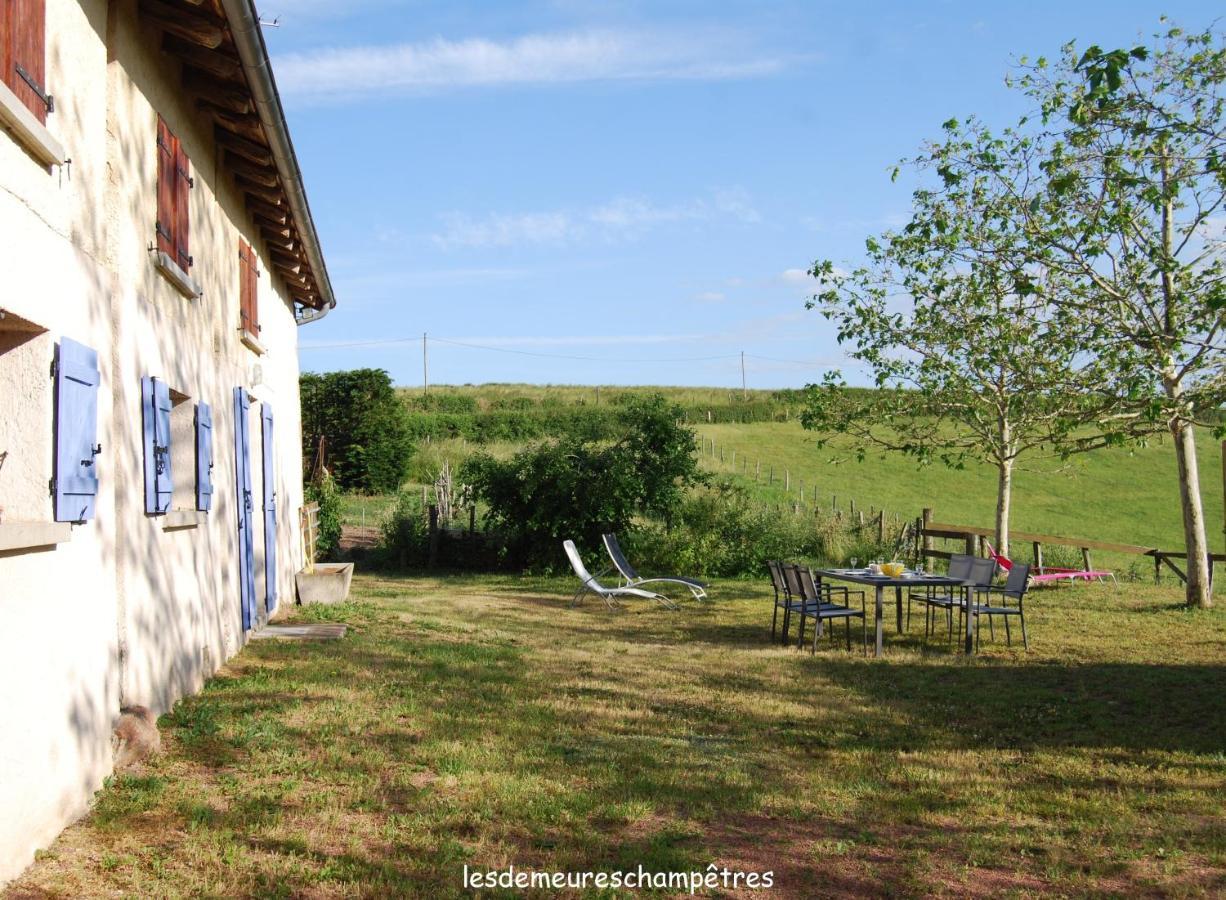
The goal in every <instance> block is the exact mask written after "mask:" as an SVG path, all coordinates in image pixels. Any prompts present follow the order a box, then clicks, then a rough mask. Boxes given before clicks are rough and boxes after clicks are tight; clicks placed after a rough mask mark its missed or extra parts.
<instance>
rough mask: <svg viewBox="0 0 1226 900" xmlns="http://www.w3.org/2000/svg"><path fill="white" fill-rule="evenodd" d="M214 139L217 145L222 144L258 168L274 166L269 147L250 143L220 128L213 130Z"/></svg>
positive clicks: (253, 142)
mask: <svg viewBox="0 0 1226 900" xmlns="http://www.w3.org/2000/svg"><path fill="white" fill-rule="evenodd" d="M213 137H214V138H215V139H216V141H217V143H219V144H221V145H222V146H223V147H225V148H226V149H227V150H230V151H232V152H234V153H236V154H238V155H239V156H241V157H242V158H243V159H245V160H247V161H248V162H251V163H254V164H255V165H257V166H271V165H272V164H273V158H272V152H271V151H270V150H269V149H268V147H267V145H264V144H259V143H256V142H255V141H249V140H247V139H246V138H244V137H241V136H240V135H237V134H235V133H234V132H233V131H227V130H226V129H224V128H221V127H220V126H219V127H217V128H214V129H213Z"/></svg>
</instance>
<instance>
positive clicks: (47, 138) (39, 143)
mask: <svg viewBox="0 0 1226 900" xmlns="http://www.w3.org/2000/svg"><path fill="white" fill-rule="evenodd" d="M0 123H3V125H4V127H5V128H7V129H8V130H9V131H11V132H12V133H13V136H14V137H15V138H17V140H18V141H20V142H21V143H22V144H24V145H25V147H26V149H27V150H29V151H30V152H31V153H33V154H34V156H35V158H36V159H37V160H38V161H39V162H41V163H42V164H43V165H45V166H58V165H60V164H61V163H63V162H64V161H65V160H66V159H67V157H66V156H65V155H64V147H63V145H62V144H60V142H59V141H57V140H56V139H55V138H54V137H53V136H52V134H51V132H50V131H48V130H47V126H46V125H44V124H43V123H42V122H40V121H38V118H37V117H36V116H35V115H34V113H32V112H30V110H29V109H27V108H26V105H25V104H24V103H22V102H21V101H20V100H19V99H18V98H17V95H16V94H14V93H13V92H12V90H10V89H9V87H8V85H6V84H0Z"/></svg>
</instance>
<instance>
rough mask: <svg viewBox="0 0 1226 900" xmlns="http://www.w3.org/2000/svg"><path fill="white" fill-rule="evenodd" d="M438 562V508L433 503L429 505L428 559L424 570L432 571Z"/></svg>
mask: <svg viewBox="0 0 1226 900" xmlns="http://www.w3.org/2000/svg"><path fill="white" fill-rule="evenodd" d="M437 561H438V507H437V506H435V505H434V504H433V503H431V504H430V557H429V559H428V560H427V562H426V568H428V569H433V568H434V564H435V562H437Z"/></svg>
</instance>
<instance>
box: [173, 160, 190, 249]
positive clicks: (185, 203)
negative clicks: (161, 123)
mask: <svg viewBox="0 0 1226 900" xmlns="http://www.w3.org/2000/svg"><path fill="white" fill-rule="evenodd" d="M191 167H192V164H191V163H190V162H189V161H188V159H187V154H186V153H184V152H183V145H182V144H180V143H179V140H178V138H176V139H175V175H176V178H175V229H174V236H175V241H174V242H175V254H176V258H175V261H176V262H177V263H178V264H179V268H180V269H182V270H183V271H184V272H186V271H187V270H188V269H189V268H190V267H191V264H192V257H191V253H190V252H189V250H188V242H187V235H188V219H189V216H188V209H189V207H190V205H191V204H190V203H189V199H188V198H189V197H190V196H191V187H192V168H191Z"/></svg>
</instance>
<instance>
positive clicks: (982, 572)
mask: <svg viewBox="0 0 1226 900" xmlns="http://www.w3.org/2000/svg"><path fill="white" fill-rule="evenodd" d="M995 577H996V560H994V559H990V558H988V557H981V556H974V557H971V571H970V574H969V575H968V576H967V579H966V580H967V581H969V582H971V589H970V590H974V591H977V590H979V589H980V588H988V587H991V586H992V579H994V578H995ZM966 593H967V594H969V593H970V591H967V592H966ZM966 604H967V597H966V596H962V597H960V598H959V599H958V603H957V609H958V634H962V630H963V627H964V624H965V623H964V622H963V620H962V617H963V616H964V615H966ZM976 625H978V620H976ZM988 628H989V629H991V628H992V622H991V620H990V619H989V620H988ZM952 637H953V635H952V633H951V635H950V638H951V639H952ZM992 637H993V638H995V637H996V632H995V631H992Z"/></svg>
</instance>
